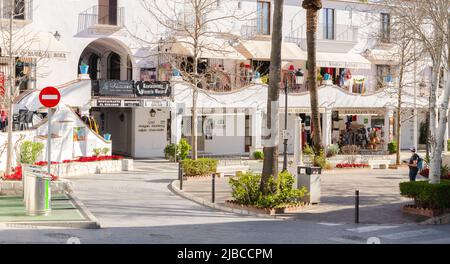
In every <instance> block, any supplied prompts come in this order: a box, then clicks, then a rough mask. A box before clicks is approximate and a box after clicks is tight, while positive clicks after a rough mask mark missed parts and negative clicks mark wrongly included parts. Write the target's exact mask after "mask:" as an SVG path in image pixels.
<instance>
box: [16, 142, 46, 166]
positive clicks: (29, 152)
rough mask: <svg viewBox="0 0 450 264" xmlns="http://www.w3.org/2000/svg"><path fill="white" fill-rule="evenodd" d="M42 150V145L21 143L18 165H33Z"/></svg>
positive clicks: (38, 143)
mask: <svg viewBox="0 0 450 264" xmlns="http://www.w3.org/2000/svg"><path fill="white" fill-rule="evenodd" d="M43 149H44V144H43V143H40V142H33V141H25V142H23V143H22V145H21V146H20V163H21V164H34V163H35V162H36V161H37V158H38V156H39V154H40V153H41V151H42V150H43Z"/></svg>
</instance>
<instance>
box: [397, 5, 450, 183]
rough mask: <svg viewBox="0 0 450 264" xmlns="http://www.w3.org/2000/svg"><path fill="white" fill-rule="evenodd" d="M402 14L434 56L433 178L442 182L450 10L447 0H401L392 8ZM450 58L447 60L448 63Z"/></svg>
mask: <svg viewBox="0 0 450 264" xmlns="http://www.w3.org/2000/svg"><path fill="white" fill-rule="evenodd" d="M391 8H392V9H393V10H395V11H396V13H401V14H403V16H402V19H404V20H405V23H407V24H408V25H409V27H410V29H411V30H412V31H413V32H414V35H415V36H417V39H418V40H419V41H420V42H421V44H422V45H423V46H424V50H425V51H426V53H427V54H428V56H429V57H430V58H431V61H432V65H433V69H432V81H431V86H430V118H429V120H430V137H429V145H430V154H431V155H430V181H431V183H439V182H440V176H441V168H440V167H441V164H442V152H443V150H444V133H445V130H446V126H447V125H448V123H447V117H448V107H449V97H450V86H449V80H448V78H447V84H446V85H445V84H444V85H442V87H443V89H439V87H440V85H441V84H443V82H444V80H441V74H440V73H441V71H442V69H444V70H446V71H447V72H448V71H449V68H450V61H449V52H448V45H449V10H450V2H449V1H448V0H423V1H400V3H397V4H395V5H393V6H392V7H391ZM446 61H447V63H445V62H446Z"/></svg>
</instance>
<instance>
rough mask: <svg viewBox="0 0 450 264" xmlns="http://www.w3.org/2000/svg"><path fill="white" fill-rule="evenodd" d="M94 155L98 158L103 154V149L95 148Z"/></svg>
mask: <svg viewBox="0 0 450 264" xmlns="http://www.w3.org/2000/svg"><path fill="white" fill-rule="evenodd" d="M92 153H93V155H94V156H95V157H98V156H100V155H101V154H102V149H101V148H95V149H93V150H92Z"/></svg>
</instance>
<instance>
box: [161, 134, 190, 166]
mask: <svg viewBox="0 0 450 264" xmlns="http://www.w3.org/2000/svg"><path fill="white" fill-rule="evenodd" d="M175 149H176V152H177V159H179V160H184V159H186V158H187V156H188V155H189V151H190V150H191V149H192V147H191V145H189V142H188V141H187V140H186V139H184V138H182V139H181V140H180V142H179V143H178V144H177V145H175V144H168V145H166V147H165V148H164V157H165V158H166V159H168V160H171V161H174V160H175Z"/></svg>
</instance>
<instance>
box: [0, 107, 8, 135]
mask: <svg viewBox="0 0 450 264" xmlns="http://www.w3.org/2000/svg"><path fill="white" fill-rule="evenodd" d="M0 118H1V119H0V122H1V130H2V131H3V132H5V131H6V126H7V122H8V114H7V113H6V111H5V110H2V112H1V114H0Z"/></svg>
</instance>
